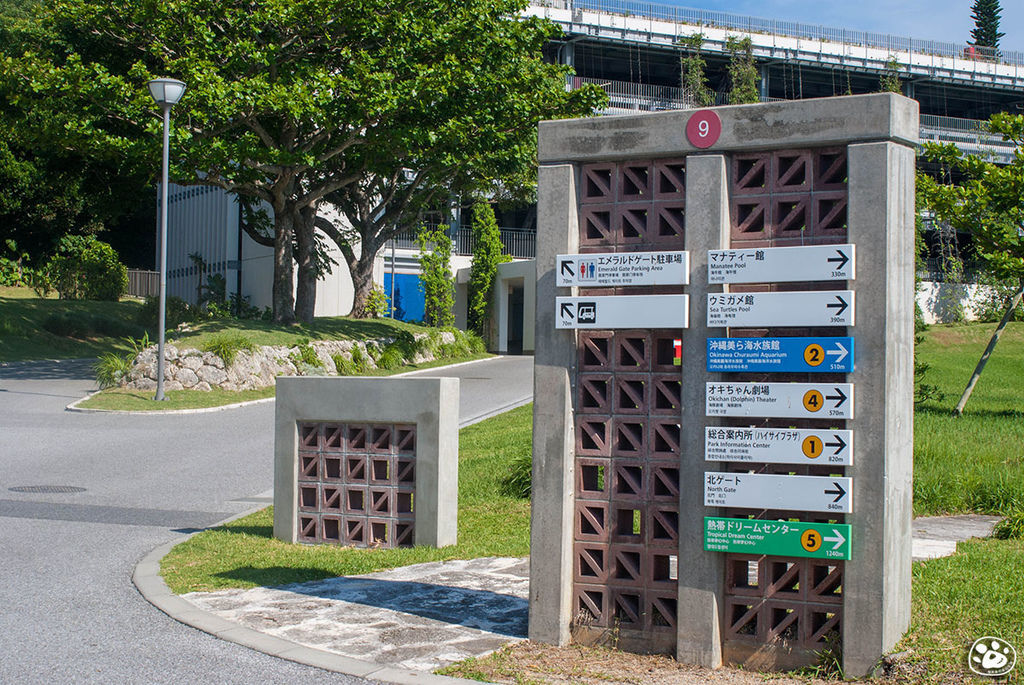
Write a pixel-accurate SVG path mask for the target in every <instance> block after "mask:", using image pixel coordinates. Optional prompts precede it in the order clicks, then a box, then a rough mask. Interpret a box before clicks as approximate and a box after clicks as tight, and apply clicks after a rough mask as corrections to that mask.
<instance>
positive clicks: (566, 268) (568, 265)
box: [562, 260, 576, 278]
mask: <svg viewBox="0 0 1024 685" xmlns="http://www.w3.org/2000/svg"><path fill="white" fill-rule="evenodd" d="M562 274H563V275H565V276H568V277H569V278H572V277H573V276H575V275H576V266H575V265H574V264H573V263H572V262H571V261H569V260H564V261H563V262H562Z"/></svg>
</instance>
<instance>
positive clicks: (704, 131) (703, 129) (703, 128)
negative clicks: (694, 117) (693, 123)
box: [697, 119, 711, 138]
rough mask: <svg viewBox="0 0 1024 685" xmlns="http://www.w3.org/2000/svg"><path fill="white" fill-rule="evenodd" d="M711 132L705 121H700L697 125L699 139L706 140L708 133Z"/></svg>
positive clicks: (709, 125)
mask: <svg viewBox="0 0 1024 685" xmlns="http://www.w3.org/2000/svg"><path fill="white" fill-rule="evenodd" d="M710 130H711V124H710V123H709V122H708V120H707V119H701V120H700V121H699V122H698V123H697V133H698V134H699V135H700V137H701V138H707V135H708V132H709V131H710Z"/></svg>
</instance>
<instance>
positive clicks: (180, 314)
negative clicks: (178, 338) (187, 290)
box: [135, 295, 198, 331]
mask: <svg viewBox="0 0 1024 685" xmlns="http://www.w3.org/2000/svg"><path fill="white" fill-rule="evenodd" d="M159 315H160V298H159V297H155V296H152V295H151V296H149V297H147V298H146V301H145V302H143V303H142V306H141V307H139V311H138V313H137V314H136V315H135V321H136V322H138V324H139V325H140V326H144V327H146V328H147V329H149V330H154V331H155V330H156V329H157V325H158V323H159V322H158V321H157V318H158V317H159ZM197 318H198V316H197V312H196V311H195V310H194V309H193V308H192V305H190V304H189V303H188V302H186V301H185V300H183V299H181V298H180V297H175V296H174V295H170V296H168V298H167V302H166V303H165V305H164V325H165V326H166V327H167V328H169V329H170V328H177V327H178V326H179V325H180V324H183V323H186V322H189V321H195V320H196V319H197Z"/></svg>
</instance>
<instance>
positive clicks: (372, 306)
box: [363, 284, 388, 319]
mask: <svg viewBox="0 0 1024 685" xmlns="http://www.w3.org/2000/svg"><path fill="white" fill-rule="evenodd" d="M363 312H364V313H365V314H366V316H367V317H368V318H371V319H379V318H381V317H382V316H384V315H385V314H387V313H388V296H387V295H385V294H384V288H382V287H380V286H379V285H376V284H375V285H374V286H373V288H372V289H371V290H370V294H369V295H367V296H366V303H365V304H364V305H363Z"/></svg>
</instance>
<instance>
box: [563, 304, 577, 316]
mask: <svg viewBox="0 0 1024 685" xmlns="http://www.w3.org/2000/svg"><path fill="white" fill-rule="evenodd" d="M562 318H563V319H566V318H568V319H575V318H576V313H575V312H574V311H573V303H572V302H563V303H562Z"/></svg>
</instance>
